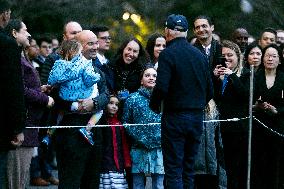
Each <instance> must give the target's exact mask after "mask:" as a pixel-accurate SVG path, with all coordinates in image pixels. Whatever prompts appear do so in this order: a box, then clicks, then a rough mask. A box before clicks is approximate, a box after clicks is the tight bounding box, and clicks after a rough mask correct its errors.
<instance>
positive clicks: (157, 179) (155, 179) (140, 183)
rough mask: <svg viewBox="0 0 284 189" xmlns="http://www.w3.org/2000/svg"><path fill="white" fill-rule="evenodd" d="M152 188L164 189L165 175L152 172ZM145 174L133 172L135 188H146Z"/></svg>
mask: <svg viewBox="0 0 284 189" xmlns="http://www.w3.org/2000/svg"><path fill="white" fill-rule="evenodd" d="M151 178H152V189H164V184H163V182H164V175H162V174H152V175H151ZM145 179H146V178H145V174H144V173H133V189H145V185H146V183H145Z"/></svg>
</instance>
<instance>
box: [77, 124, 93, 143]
mask: <svg viewBox="0 0 284 189" xmlns="http://www.w3.org/2000/svg"><path fill="white" fill-rule="evenodd" d="M79 131H80V133H81V134H82V135H83V137H84V138H85V139H86V140H87V142H88V143H90V144H91V145H94V141H93V138H92V134H93V133H91V132H88V131H87V130H86V128H84V127H83V128H81V129H79Z"/></svg>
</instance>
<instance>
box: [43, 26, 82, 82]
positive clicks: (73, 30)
mask: <svg viewBox="0 0 284 189" xmlns="http://www.w3.org/2000/svg"><path fill="white" fill-rule="evenodd" d="M81 31H82V27H81V25H80V24H79V23H78V22H75V21H70V22H67V23H66V24H65V25H64V27H63V40H70V39H74V37H75V35H76V34H77V33H79V32H81ZM59 58H60V56H59V55H58V54H57V52H52V53H51V54H50V55H49V56H48V57H47V58H46V59H45V61H44V64H43V65H42V67H41V73H40V80H41V83H42V84H47V80H48V76H49V73H50V71H51V68H52V66H53V65H54V62H55V61H56V60H58V59H59Z"/></svg>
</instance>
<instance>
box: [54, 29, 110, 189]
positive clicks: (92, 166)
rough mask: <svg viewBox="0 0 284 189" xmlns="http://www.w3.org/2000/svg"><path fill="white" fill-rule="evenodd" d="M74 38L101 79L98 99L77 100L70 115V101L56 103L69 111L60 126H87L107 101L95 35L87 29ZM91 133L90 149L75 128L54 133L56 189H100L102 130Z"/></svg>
mask: <svg viewBox="0 0 284 189" xmlns="http://www.w3.org/2000/svg"><path fill="white" fill-rule="evenodd" d="M75 39H76V40H78V41H79V42H80V43H81V44H82V47H83V49H82V55H83V56H84V57H85V58H86V59H88V60H92V61H93V67H94V70H95V72H96V73H99V74H100V75H101V79H100V81H99V82H98V83H97V86H98V91H99V96H97V97H95V98H93V99H84V100H80V101H79V107H78V110H79V111H78V112H70V107H71V103H72V102H64V103H59V105H60V109H62V108H63V109H64V110H65V111H67V112H68V111H69V113H67V114H65V115H64V116H63V119H62V121H61V122H60V125H62V126H70V125H76V126H79V125H80V126H86V125H87V123H88V120H89V119H90V117H91V116H92V115H93V112H97V111H100V110H103V109H104V108H105V107H106V105H107V103H108V99H109V94H108V91H107V87H106V81H105V78H104V74H103V73H102V72H101V71H100V70H99V69H98V68H97V67H95V66H94V65H95V62H94V59H95V58H96V53H97V49H98V39H97V36H96V35H95V34H94V33H93V32H91V31H89V30H83V31H81V32H79V33H78V34H76V35H75ZM93 133H94V137H93V140H94V142H95V144H94V145H93V146H92V145H90V144H89V143H88V142H86V141H84V140H82V136H80V135H79V134H78V128H70V129H58V130H57V140H56V155H57V165H58V176H59V180H60V183H59V187H58V188H59V189H63V188H64V189H73V188H74V189H78V188H81V189H96V188H99V178H100V164H101V159H102V131H101V128H95V129H93Z"/></svg>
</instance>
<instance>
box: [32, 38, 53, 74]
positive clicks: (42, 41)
mask: <svg viewBox="0 0 284 189" xmlns="http://www.w3.org/2000/svg"><path fill="white" fill-rule="evenodd" d="M37 42H38V44H39V55H38V57H37V58H36V59H35V62H36V63H37V64H38V65H37V66H36V68H37V70H38V71H39V73H41V67H42V65H43V64H44V61H45V59H46V57H47V56H48V55H49V54H50V53H52V48H51V39H50V38H48V37H42V38H39V39H38V40H37Z"/></svg>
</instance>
